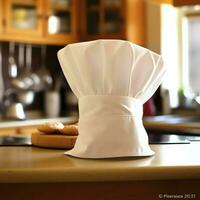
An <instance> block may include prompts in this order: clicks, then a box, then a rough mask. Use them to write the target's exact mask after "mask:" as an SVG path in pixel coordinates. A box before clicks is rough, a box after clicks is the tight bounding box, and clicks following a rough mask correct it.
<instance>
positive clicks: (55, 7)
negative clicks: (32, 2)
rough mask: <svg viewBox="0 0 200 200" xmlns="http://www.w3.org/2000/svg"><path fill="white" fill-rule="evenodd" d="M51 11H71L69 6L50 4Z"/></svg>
mask: <svg viewBox="0 0 200 200" xmlns="http://www.w3.org/2000/svg"><path fill="white" fill-rule="evenodd" d="M51 9H52V10H55V11H65V12H66V11H68V12H70V11H71V6H63V5H62V4H51Z"/></svg>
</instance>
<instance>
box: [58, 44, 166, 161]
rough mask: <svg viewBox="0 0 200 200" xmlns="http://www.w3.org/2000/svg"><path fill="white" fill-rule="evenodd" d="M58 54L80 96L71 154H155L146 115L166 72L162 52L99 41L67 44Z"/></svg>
mask: <svg viewBox="0 0 200 200" xmlns="http://www.w3.org/2000/svg"><path fill="white" fill-rule="evenodd" d="M58 59H59V62H60V64H61V67H62V70H63V72H64V75H65V77H66V79H67V81H68V83H69V85H70V87H71V89H72V91H73V92H74V94H75V95H76V96H77V97H78V100H79V136H78V138H77V141H76V144H75V146H74V148H73V149H72V150H70V151H67V152H66V154H68V155H72V156H76V157H81V158H108V157H127V156H150V155H153V154H154V152H153V151H152V150H151V149H150V147H149V144H148V136H147V133H146V131H145V129H144V126H143V122H142V115H143V104H144V103H145V102H146V101H147V100H148V99H149V98H150V97H151V96H152V95H153V93H154V92H155V91H156V89H157V88H158V87H159V85H160V83H161V81H162V78H163V75H164V73H165V71H166V69H165V67H164V65H163V61H162V58H161V56H159V55H158V54H156V53H153V52H152V51H150V50H148V49H145V48H143V47H140V46H138V45H135V44H133V43H131V42H128V41H123V40H96V41H90V42H82V43H75V44H70V45H67V46H66V47H64V48H63V49H61V50H60V51H59V52H58Z"/></svg>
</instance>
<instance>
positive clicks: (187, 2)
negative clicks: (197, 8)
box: [147, 0, 200, 6]
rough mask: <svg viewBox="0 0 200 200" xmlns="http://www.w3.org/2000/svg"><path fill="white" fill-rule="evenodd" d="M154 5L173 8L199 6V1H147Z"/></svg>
mask: <svg viewBox="0 0 200 200" xmlns="http://www.w3.org/2000/svg"><path fill="white" fill-rule="evenodd" d="M147 1H149V2H154V3H165V4H171V5H173V6H186V5H197V4H200V0H147Z"/></svg>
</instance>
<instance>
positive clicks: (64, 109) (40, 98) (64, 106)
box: [0, 42, 77, 116]
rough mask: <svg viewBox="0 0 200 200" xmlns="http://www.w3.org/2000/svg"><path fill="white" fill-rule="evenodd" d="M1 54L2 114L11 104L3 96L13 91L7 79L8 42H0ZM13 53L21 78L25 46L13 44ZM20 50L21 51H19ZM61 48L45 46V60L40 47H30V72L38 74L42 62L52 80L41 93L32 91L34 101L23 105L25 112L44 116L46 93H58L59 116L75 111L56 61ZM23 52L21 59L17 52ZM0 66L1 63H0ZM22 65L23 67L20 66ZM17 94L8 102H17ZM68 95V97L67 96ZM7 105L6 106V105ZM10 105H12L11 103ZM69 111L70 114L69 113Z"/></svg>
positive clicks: (24, 60)
mask: <svg viewBox="0 0 200 200" xmlns="http://www.w3.org/2000/svg"><path fill="white" fill-rule="evenodd" d="M0 45H1V52H2V76H3V83H4V100H3V101H2V102H0V105H1V111H2V113H3V112H4V111H5V109H6V105H7V104H8V105H7V106H9V104H10V103H11V102H9V103H8V100H6V99H7V97H5V94H6V93H7V92H8V91H10V90H12V89H13V85H12V84H11V81H10V80H11V78H10V77H9V61H8V60H9V56H10V50H9V49H10V46H9V45H10V43H8V42H1V43H0ZM14 46H15V51H14V58H15V62H16V65H17V73H18V77H20V76H22V74H23V73H24V72H25V70H24V69H25V68H26V67H27V66H26V52H27V51H26V47H27V44H20V43H15V44H14ZM20 48H21V49H20ZM60 48H62V47H61V46H46V56H45V60H43V59H44V58H42V55H41V50H42V46H40V45H31V49H32V53H31V54H32V59H31V68H32V70H31V72H34V73H35V74H37V73H39V72H38V71H39V70H40V69H41V66H42V62H44V63H45V66H46V68H47V70H48V71H49V75H50V76H51V77H52V79H53V84H52V85H51V87H50V88H45V89H43V90H42V91H34V90H32V91H33V92H34V96H35V98H34V101H33V103H31V104H30V105H24V109H25V110H26V111H30V110H39V111H42V113H44V114H45V105H44V102H45V99H44V98H45V93H46V92H48V91H52V90H54V91H56V92H58V93H59V97H60V114H59V116H65V115H67V114H69V113H70V112H71V111H72V110H75V111H77V105H72V104H71V103H70V101H69V104H68V102H67V101H68V99H69V98H68V96H70V94H71V90H70V88H69V85H68V83H67V81H66V80H65V78H64V75H63V73H62V70H61V68H60V65H59V62H58V59H57V51H58V50H59V49H60ZM20 51H21V52H23V54H24V55H23V57H24V59H22V55H21V57H20V55H19V52H20ZM22 60H23V61H22ZM0 64H1V63H0ZM22 65H23V66H22ZM18 92H20V90H17V91H15V92H14V93H15V94H14V97H12V98H14V100H13V99H12V100H9V101H14V102H15V101H18V100H16V99H15V96H17V95H18ZM68 94H69V95H68ZM6 103H7V104H6ZM11 104H12V103H11ZM69 111H70V112H69Z"/></svg>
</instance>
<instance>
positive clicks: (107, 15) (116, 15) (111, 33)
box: [81, 0, 126, 40]
mask: <svg viewBox="0 0 200 200" xmlns="http://www.w3.org/2000/svg"><path fill="white" fill-rule="evenodd" d="M82 3H83V4H82V17H81V19H82V27H81V33H82V34H81V39H82V40H88V39H94V38H99V37H101V38H121V39H123V38H124V39H125V20H126V19H125V18H126V17H125V5H126V1H124V0H83V2H82Z"/></svg>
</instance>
